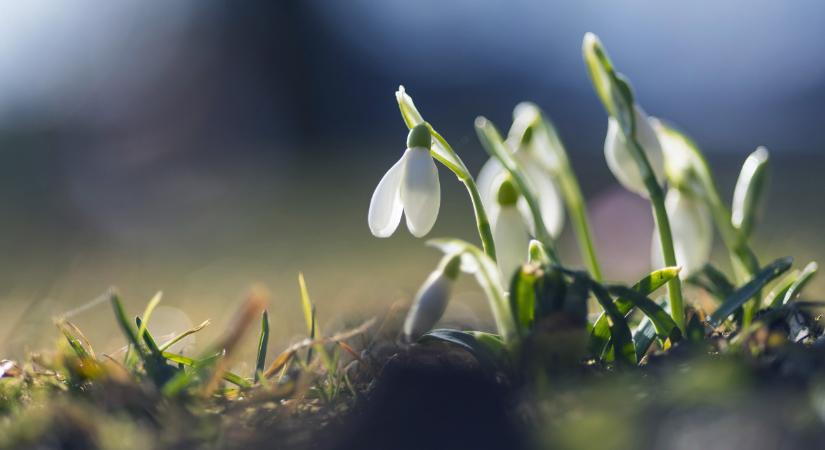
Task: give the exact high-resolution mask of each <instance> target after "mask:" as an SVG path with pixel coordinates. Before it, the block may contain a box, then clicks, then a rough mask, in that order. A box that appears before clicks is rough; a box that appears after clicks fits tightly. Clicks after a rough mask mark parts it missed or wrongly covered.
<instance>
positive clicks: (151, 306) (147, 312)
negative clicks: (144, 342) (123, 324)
mask: <svg viewBox="0 0 825 450" xmlns="http://www.w3.org/2000/svg"><path fill="white" fill-rule="evenodd" d="M161 298H163V292H161V291H158V292H157V293H156V294H155V295H154V296H153V297H152V299H151V300H149V303H148V304H147V305H146V309H144V310H143V315H142V316H141V317H142V318H143V324H142V325H138V332H137V338H138V340H141V339H142V338H143V333H145V332H146V327H147V325H148V324H149V318H150V317H152V312H153V311H154V310H155V308H156V307H157V306H158V304H159V303H160V300H161Z"/></svg>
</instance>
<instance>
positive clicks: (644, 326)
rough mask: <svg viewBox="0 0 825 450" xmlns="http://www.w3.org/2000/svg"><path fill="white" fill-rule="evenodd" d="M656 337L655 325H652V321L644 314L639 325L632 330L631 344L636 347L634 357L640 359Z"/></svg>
mask: <svg viewBox="0 0 825 450" xmlns="http://www.w3.org/2000/svg"><path fill="white" fill-rule="evenodd" d="M655 339H656V327H655V326H654V325H653V322H651V321H650V318H648V317H647V316H645V317H644V318H643V319H642V321H641V322H639V325H638V326H637V327H636V331H634V332H633V345H634V347H635V349H636V359H637V360H641V359H642V357H643V356H645V354H646V353H647V349H649V348H650V345H651V344H653V341H654V340H655Z"/></svg>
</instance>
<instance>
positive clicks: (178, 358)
mask: <svg viewBox="0 0 825 450" xmlns="http://www.w3.org/2000/svg"><path fill="white" fill-rule="evenodd" d="M221 356H223V355H222V354H221V353H218V354H216V355H215V356H214V357H213V358H211V359H214V360H217V359H218V358H220V357H221ZM163 357H164V358H166V359H168V360H169V361H172V362H175V363H178V364H183V365H184V366H189V367H196V368H197V367H201V366H203V365H209V364H212V363H213V362H214V361H208V360H204V361H198V360H195V359H193V358H189V357H187V356H183V355H179V354H177V353H170V352H163ZM223 379H224V380H226V381H228V382H230V383H232V384H234V385H236V386H238V387H242V388H250V387H252V383H250V382H249V381H247V380H246V379H245V378H243V377H242V376H240V375H237V374H234V373H232V372H229V371H227V372H224V374H223Z"/></svg>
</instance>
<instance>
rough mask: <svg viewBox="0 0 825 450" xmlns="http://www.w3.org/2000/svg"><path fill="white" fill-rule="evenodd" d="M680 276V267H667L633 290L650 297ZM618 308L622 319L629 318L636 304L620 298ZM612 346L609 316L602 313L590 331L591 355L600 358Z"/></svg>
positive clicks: (641, 281)
mask: <svg viewBox="0 0 825 450" xmlns="http://www.w3.org/2000/svg"><path fill="white" fill-rule="evenodd" d="M678 275H679V268H678V267H665V268H664V269H660V270H656V271H654V272H651V273H650V275H648V276H646V277H644V278H642V279H641V280H639V282H637V283H636V284H634V285H633V287H632V288H631V289H633V290H634V291H636V292H638V293H639V294H641V295H646V296H647V295H650V294H652V293H653V292H655V291H656V290H657V289H659V288H660V287H662V286H664V285H665V284H667V282H668V281H670V280H672V279H674V278H676V277H677V276H678ZM615 303H616V308H617V309H618V311H619V313H620V314H621V315H622V317H625V316H627V315H628V314H629V313H630V311H631V310H632V309H633V306H634V303H633V302H632V301H631V300H628V299H625V298H624V297H623V296H619V298H617V299H616V302H615ZM609 344H610V325H609V322H608V319H607V315H606V314H605V313H602V314H601V315H600V316H599V318H598V319H597V320H596V322H595V323H594V324H593V329H592V330H591V331H590V344H589V348H590V353H591V355H593V356H596V357H598V356H599V355H601V354H603V353H604V352H605V349H606V348H607V347H608V345H609Z"/></svg>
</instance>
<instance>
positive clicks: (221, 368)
mask: <svg viewBox="0 0 825 450" xmlns="http://www.w3.org/2000/svg"><path fill="white" fill-rule="evenodd" d="M268 297H269V294H268V293H267V292H266V290H265V289H261V288H255V289H253V290H252V292H251V293H250V294H249V296H248V297H247V299H246V301H245V302H244V304H243V305H242V306H241V309H240V310H239V311H238V313H237V315H236V316H235V319H234V320H233V322H232V325H230V327H229V328H228V329H227V333H226V335H225V336H224V337H223V338H222V339H221V340H220V341H219V342H218V345H217V348H219V349H223V351H224V352H225V355H226V356H225V357H224V358H221V359H220V360H218V361H217V362H216V363H215V369H214V371H213V373H212V376H211V378H210V379H209V382H208V383H206V386H205V388H204V390H203V394H204V395H205V396H208V395H211V394H212V393H213V392H215V389H217V388H218V386H219V384H220V381H221V379H223V375H224V372H226V370H227V369H228V368H229V362H230V360H231V355H232V354H233V353H234V350H235V348H236V347H237V346H238V344H239V343H240V341H241V339H242V338H243V336H244V335H245V334H246V332H247V331H249V329H250V328H251V327H252V324H254V323H257V322H258V318H259V317H260V316H261V314H262V313H263V311H264V309H265V308H266V303H267V298H268Z"/></svg>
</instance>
